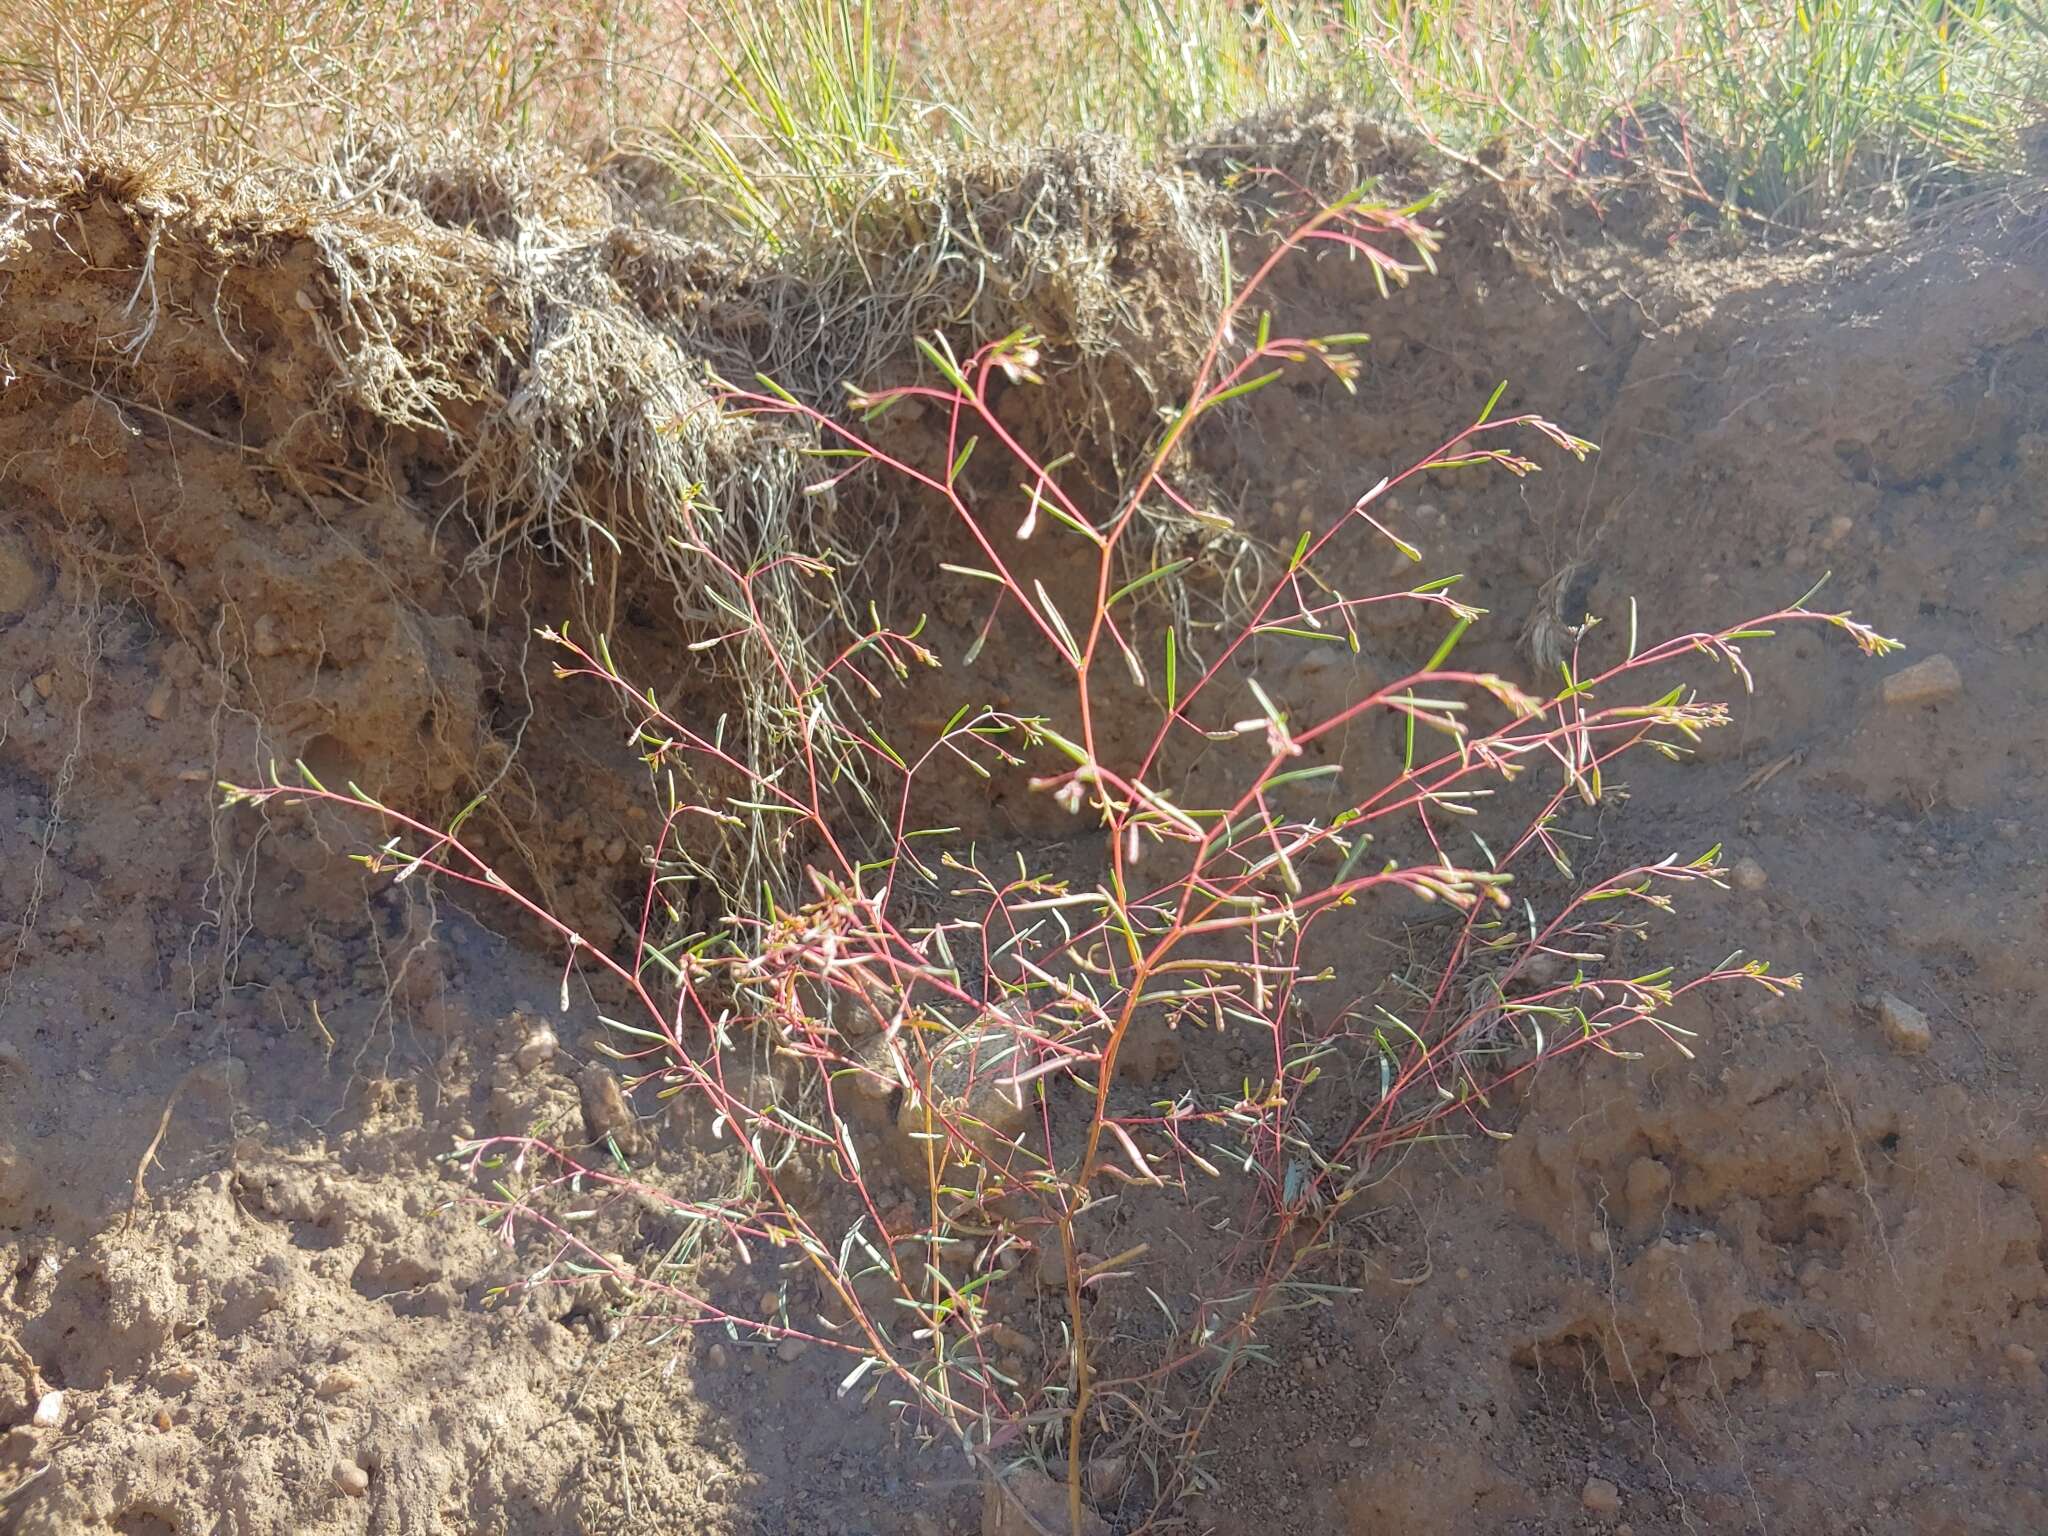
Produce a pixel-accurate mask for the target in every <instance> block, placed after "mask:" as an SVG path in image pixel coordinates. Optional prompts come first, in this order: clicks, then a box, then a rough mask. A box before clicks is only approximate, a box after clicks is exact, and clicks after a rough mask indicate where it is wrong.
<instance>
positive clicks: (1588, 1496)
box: [1579, 1477, 1621, 1515]
mask: <svg viewBox="0 0 2048 1536" xmlns="http://www.w3.org/2000/svg"><path fill="white" fill-rule="evenodd" d="M1579 1502H1580V1503H1581V1504H1583V1505H1585V1507H1586V1508H1587V1510H1589V1511H1590V1512H1591V1513H1593V1514H1596V1515H1611V1514H1613V1513H1615V1512H1616V1511H1617V1510H1619V1509H1620V1508H1621V1490H1620V1489H1619V1488H1617V1487H1615V1486H1614V1484H1612V1483H1610V1482H1609V1481H1608V1480H1607V1479H1606V1478H1604V1477H1589V1478H1587V1479H1586V1488H1585V1491H1584V1492H1583V1493H1581V1494H1580V1495H1579Z"/></svg>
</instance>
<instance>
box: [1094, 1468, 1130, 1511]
mask: <svg viewBox="0 0 2048 1536" xmlns="http://www.w3.org/2000/svg"><path fill="white" fill-rule="evenodd" d="M1130 1470H1131V1468H1130V1463H1129V1462H1128V1461H1126V1460H1125V1459H1124V1458H1123V1457H1121V1456H1098V1457H1096V1458H1095V1459H1094V1460H1093V1461H1091V1462H1089V1463H1088V1497H1090V1498H1091V1499H1093V1500H1095V1502H1096V1503H1098V1504H1107V1503H1108V1502H1109V1501H1110V1500H1111V1499H1114V1498H1115V1497H1116V1496H1117V1495H1118V1494H1119V1493H1121V1492H1122V1491H1123V1486H1124V1479H1125V1478H1126V1477H1128V1476H1129V1475H1130Z"/></svg>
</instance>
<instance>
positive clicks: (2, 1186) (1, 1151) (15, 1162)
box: [0, 1141, 36, 1221]
mask: <svg viewBox="0 0 2048 1536" xmlns="http://www.w3.org/2000/svg"><path fill="white" fill-rule="evenodd" d="M35 1193H36V1171H35V1169H34V1168H33V1167H31V1166H30V1165H29V1161H28V1159H27V1158H25V1157H23V1156H22V1154H21V1152H20V1151H19V1150H18V1149H17V1148H16V1147H15V1146H14V1144H13V1143H12V1142H6V1141H0V1221H8V1220H11V1219H12V1218H13V1217H14V1216H15V1214H16V1213H17V1212H21V1211H25V1210H27V1209H28V1207H29V1205H30V1203H31V1202H32V1201H33V1200H34V1199H35Z"/></svg>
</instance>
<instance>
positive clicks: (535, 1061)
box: [512, 1024, 559, 1073]
mask: <svg viewBox="0 0 2048 1536" xmlns="http://www.w3.org/2000/svg"><path fill="white" fill-rule="evenodd" d="M557 1044H559V1042H558V1041H557V1040H556V1039H555V1032H554V1031H553V1030H552V1029H550V1028H549V1027H548V1026H547V1025H545V1024H536V1025H534V1026H533V1028H531V1029H530V1030H528V1031H527V1032H526V1037H525V1038H524V1039H522V1040H521V1041H520V1042H519V1048H518V1049H517V1050H515V1051H514V1052H513V1053H512V1064H513V1065H514V1066H516V1067H517V1068H519V1070H520V1071H521V1072H529V1073H530V1072H532V1071H534V1070H535V1069H536V1068H539V1067H543V1066H546V1065H547V1064H548V1063H549V1062H551V1061H553V1060H554V1059H555V1047H556V1045H557Z"/></svg>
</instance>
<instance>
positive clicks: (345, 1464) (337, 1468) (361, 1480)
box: [334, 1461, 370, 1499]
mask: <svg viewBox="0 0 2048 1536" xmlns="http://www.w3.org/2000/svg"><path fill="white" fill-rule="evenodd" d="M334 1486H335V1487H337V1488H339V1489H340V1490H341V1491H342V1492H343V1493H345V1494H347V1495H348V1496H349V1497H350V1498H352V1499H360V1498H361V1497H362V1496H363V1495H364V1494H366V1493H368V1492H369V1491H370V1474H369V1473H367V1472H365V1471H364V1470H363V1469H362V1468H361V1467H359V1466H357V1465H356V1464H355V1463H354V1462H352V1461H337V1462H336V1463H335V1464H334Z"/></svg>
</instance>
